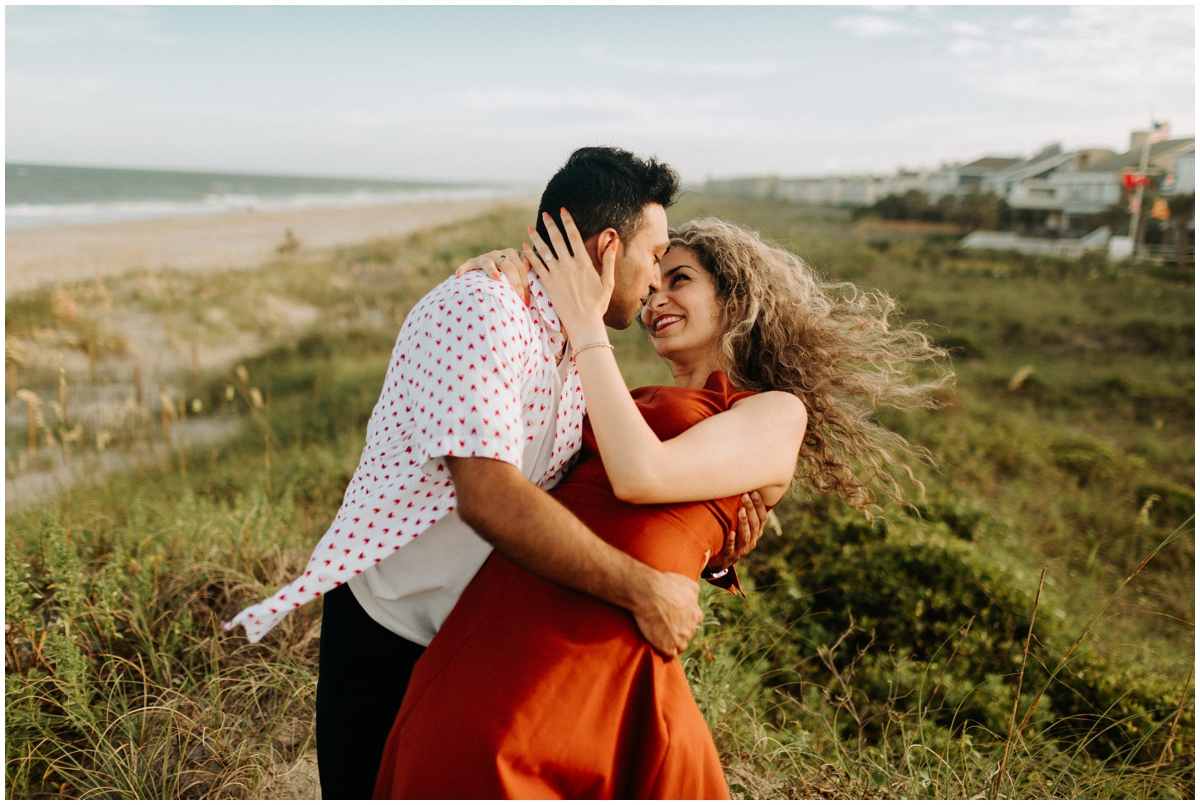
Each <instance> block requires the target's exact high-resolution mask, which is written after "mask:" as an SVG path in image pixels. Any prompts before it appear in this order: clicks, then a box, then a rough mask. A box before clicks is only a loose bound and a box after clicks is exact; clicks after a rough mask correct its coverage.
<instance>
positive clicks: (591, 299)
mask: <svg viewBox="0 0 1200 805" xmlns="http://www.w3.org/2000/svg"><path fill="white" fill-rule="evenodd" d="M542 220H543V222H544V223H545V224H546V231H547V232H548V233H549V235H550V242H551V243H552V244H554V251H551V250H550V248H549V247H548V246H547V245H546V243H545V241H543V240H542V239H541V237H540V236H539V235H538V233H537V230H536V229H534V228H533V227H529V236H530V237H531V238H532V239H533V245H534V247H535V248H533V249H528V250H527V251H526V252H525V256H526V258H527V259H528V260H529V263H530V264H531V265H532V266H533V270H534V272H535V273H536V274H537V276H538V279H540V280H541V281H542V284H543V285H545V286H546V290H547V292H549V294H550V302H551V304H553V305H554V312H555V313H557V314H558V318H559V320H560V321H561V322H562V325H563V329H564V330H565V331H566V332H567V333H568V334H569V335H570V338H571V340H572V342H573V343H575V344H586V343H591V342H595V341H607V340H608V332H607V331H606V330H605V329H604V312H605V311H606V310H608V300H609V299H610V298H611V297H612V291H613V285H614V284H615V276H616V265H617V243H618V242H619V241H618V240H617V239H616V238H614V239H613V241H612V243H611V244H609V248H607V249H605V250H604V253H603V254H602V255H600V258H601V266H600V271H599V272H597V271H596V267H595V265H593V264H592V258H591V257H589V256H588V253H587V246H586V245H584V242H583V238H582V237H581V236H580V234H579V229H578V228H577V227H576V226H575V221H574V220H572V218H571V214H570V213H569V212H567V211H566V209H563V210H562V221H563V229H565V230H566V236H567V237H566V240H564V239H563V233H561V232H559V230H558V226H557V225H556V224H555V223H554V219H553V218H551V217H550V214H549V213H542ZM568 240H569V241H570V244H571V245H570V248H569V249H568V248H567V241H568Z"/></svg>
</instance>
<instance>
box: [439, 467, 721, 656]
mask: <svg viewBox="0 0 1200 805" xmlns="http://www.w3.org/2000/svg"><path fill="white" fill-rule="evenodd" d="M446 461H447V464H448V466H449V468H450V474H451V476H452V477H453V478H454V490H455V496H456V497H457V499H458V503H457V510H458V515H459V517H461V518H462V520H463V522H465V523H466V524H467V525H469V526H471V528H473V529H474V530H475V532H476V533H478V534H479V536H481V537H483V538H484V539H485V540H487V541H488V542H490V543H491V544H492V545H493V546H494V547H495V548H496V550H498V551H499V552H500V553H501V554H502V555H503V556H504V557H505V558H506V559H508V560H509V561H511V562H512V563H513V564H515V565H518V566H519V567H522V568H524V569H525V570H528V571H529V572H530V573H533V574H534V575H537V576H541V577H542V578H544V579H548V580H550V581H553V582H556V583H558V584H562V585H563V586H565V587H570V588H572V589H574V590H578V591H580V592H582V593H587V594H588V595H591V596H594V597H596V598H599V599H601V600H603V601H607V602H608V603H610V604H613V605H614V606H618V607H621V608H622V609H626V610H628V611H629V612H630V613H631V614H632V615H633V617H634V619H635V620H636V621H637V625H638V628H639V629H640V630H641V631H642V634H643V635H644V636H645V638H646V639H647V640H648V641H650V644H651V645H653V646H654V647H655V648H656V649H658V650H659V651H660V652H662V653H663V654H665V655H667V656H668V657H674V656H675V655H677V654H679V653H680V652H681V651H683V649H684V648H686V647H687V644H688V641H689V640H691V638H692V635H693V634H695V632H696V628H697V627H698V626H699V625H700V618H701V615H702V613H701V611H700V605H699V603H698V596H699V586H698V585H697V584H696V582H695V581H693V580H692V579H689V578H687V577H686V576H681V575H679V574H677V573H662V572H660V571H657V570H655V569H653V568H651V567H649V566H648V565H645V564H643V563H641V562H639V561H637V560H636V559H634V558H633V557H632V556H629V555H628V554H626V553H625V552H623V551H621V550H620V549H618V548H614V547H613V546H611V545H609V544H608V543H606V542H605V541H604V540H602V539H600V538H599V537H597V536H596V535H595V534H593V533H592V532H591V531H590V530H589V529H588V528H587V526H585V525H584V524H583V523H582V522H580V521H579V519H578V518H577V517H575V515H573V514H571V512H570V511H568V510H567V509H566V508H565V507H563V506H562V504H560V503H559V502H558V501H556V500H555V499H554V498H552V497H550V495H548V494H546V493H545V492H544V491H542V490H541V489H539V488H538V487H537V486H535V485H534V484H532V483H531V482H529V481H528V480H526V479H525V477H524V476H523V475H521V471H520V470H518V469H517V468H516V467H514V466H513V465H511V464H508V463H506V462H503V461H495V460H492V459H487V458H454V457H447V459H446Z"/></svg>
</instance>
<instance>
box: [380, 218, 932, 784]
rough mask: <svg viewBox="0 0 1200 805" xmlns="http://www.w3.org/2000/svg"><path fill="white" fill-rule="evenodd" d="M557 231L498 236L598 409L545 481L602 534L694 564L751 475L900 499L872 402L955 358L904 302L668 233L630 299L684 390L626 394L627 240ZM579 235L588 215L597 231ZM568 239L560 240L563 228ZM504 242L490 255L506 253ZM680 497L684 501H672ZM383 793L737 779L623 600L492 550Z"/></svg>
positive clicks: (926, 385)
mask: <svg viewBox="0 0 1200 805" xmlns="http://www.w3.org/2000/svg"><path fill="white" fill-rule="evenodd" d="M561 220H562V223H563V225H564V229H565V233H566V237H565V239H564V237H563V236H562V235H560V234H559V231H558V229H557V227H556V226H555V223H554V221H553V220H552V219H551V218H550V217H549V216H544V217H543V223H544V224H545V225H546V227H547V228H548V230H549V240H550V243H552V244H553V249H551V248H550V247H549V246H548V245H547V244H546V243H545V242H544V239H543V238H541V237H540V236H538V235H537V234H536V233H534V232H533V230H532V229H531V230H530V232H531V237H532V238H533V243H534V246H535V247H536V248H534V249H526V250H524V252H523V255H521V256H517V255H516V254H515V253H512V254H504V253H497V254H496V255H492V256H489V258H486V259H480V260H477V261H476V263H475V265H481V264H485V263H486V264H489V265H490V263H492V262H495V261H497V260H498V261H499V262H500V264H501V265H502V266H504V270H505V271H506V273H509V274H512V277H513V281H514V284H515V285H516V287H524V279H523V277H521V275H520V271H519V270H518V269H517V264H518V262H519V261H521V260H522V258H523V259H524V260H527V261H528V262H529V263H530V264H531V265H532V267H533V269H534V270H535V271H536V274H537V277H538V278H539V279H540V280H541V283H542V285H543V286H544V287H545V288H546V289H547V291H548V293H549V295H550V302H551V304H553V306H554V309H555V311H556V313H557V315H558V317H559V320H560V321H561V322H562V325H563V328H564V330H565V331H566V332H567V333H569V334H570V339H571V340H570V344H571V345H573V347H572V353H573V355H574V361H575V365H576V367H577V368H578V371H579V376H580V381H581V384H582V388H583V391H584V396H585V398H586V402H587V406H588V415H587V418H586V419H585V420H584V424H583V432H584V445H583V449H582V451H581V453H580V457H579V461H578V462H577V463H576V464H575V465H574V466H573V467H572V468H571V469H570V470H569V471H568V472H567V474H566V476H565V477H564V478H563V479H562V480H561V481H560V482H559V483H558V485H557V486H555V487H554V489H553V490H552V491H551V495H552V496H553V497H554V498H556V499H557V500H559V501H560V502H561V503H562V504H563V505H564V506H566V507H567V508H568V509H570V510H571V512H572V513H574V514H575V515H576V516H578V517H579V518H580V519H582V520H583V522H584V523H586V524H587V525H589V526H590V527H591V528H592V529H594V530H595V532H596V533H597V534H599V535H600V536H601V537H602V538H604V539H605V540H607V541H608V542H610V543H611V544H613V545H614V546H616V547H619V548H620V549H621V550H623V551H628V552H629V553H630V554H631V555H633V556H635V557H637V558H638V559H641V560H642V561H644V562H646V563H647V564H648V565H650V566H652V567H655V568H658V569H659V570H662V571H665V572H675V573H680V574H685V575H688V576H689V577H691V578H695V577H697V576H698V575H699V574H700V573H701V571H702V570H703V569H704V567H705V564H706V562H707V560H708V557H709V555H710V554H712V553H715V552H717V551H719V550H721V547H722V542H723V540H724V535H725V534H726V533H727V531H728V530H729V528H730V526H731V523H732V522H733V519H734V517H735V516H736V510H737V506H738V496H737V493H739V492H740V491H741V490H742V489H743V488H745V486H746V485H747V484H749V485H750V486H751V487H752V488H754V489H755V490H756V491H757V494H758V495H759V496H760V497H761V499H762V500H764V501H765V502H766V503H767V504H768V505H774V504H776V503H778V502H779V500H780V499H781V498H782V497H783V494H784V492H785V491H786V490H787V488H788V487H789V486H790V485H791V483H792V481H793V479H794V478H798V479H800V481H801V483H803V484H804V485H805V486H807V487H809V488H810V489H813V490H815V491H821V492H827V493H832V494H835V495H837V496H839V497H841V498H843V499H844V500H846V501H847V502H848V503H850V504H851V505H853V506H856V507H859V508H864V509H865V508H868V507H870V506H871V504H872V502H873V501H874V500H875V499H876V497H877V496H878V494H879V493H882V494H883V495H884V496H887V497H891V498H893V499H903V493H902V489H901V487H900V486H899V484H898V483H897V482H896V480H895V479H894V478H893V475H894V474H896V473H899V474H900V475H901V476H903V475H904V474H905V471H906V470H907V466H906V465H905V463H904V462H905V461H906V460H908V459H911V458H913V457H914V453H916V452H918V451H915V450H914V449H913V448H912V447H910V446H909V445H908V443H907V442H906V441H905V440H904V439H903V438H902V437H900V436H899V435H897V434H895V433H893V432H891V431H889V430H887V429H885V428H883V427H881V426H880V425H878V424H877V423H875V422H874V421H873V420H872V418H871V416H872V414H873V412H874V410H875V408H876V406H878V405H880V404H882V405H888V406H891V407H897V408H911V407H918V406H926V407H931V406H933V405H934V404H935V403H934V400H933V398H932V392H933V391H934V390H935V389H937V388H939V387H940V386H942V385H943V384H944V383H945V382H946V381H947V380H948V379H949V375H948V374H947V373H945V372H942V371H936V370H935V371H931V372H929V375H928V379H927V380H925V381H922V380H920V379H918V378H917V377H916V376H915V375H914V374H913V372H914V370H915V369H916V368H917V367H921V366H922V365H923V364H927V363H928V362H929V361H931V360H936V359H939V358H942V357H944V356H945V352H944V351H943V350H940V349H938V348H937V347H935V346H933V345H932V344H931V343H930V342H929V341H928V339H927V338H926V337H925V336H924V335H922V334H921V333H919V332H918V331H915V330H911V329H892V328H891V327H890V326H889V322H888V319H889V317H890V314H891V312H892V310H893V309H894V307H895V305H894V303H893V302H892V300H891V299H889V298H888V297H886V296H884V295H882V294H864V293H861V292H859V291H858V290H857V289H855V288H854V287H853V286H851V285H849V284H846V283H830V282H824V281H822V280H820V279H819V278H818V277H817V275H816V274H815V272H814V271H813V270H812V269H811V268H810V267H809V266H807V265H806V264H805V263H804V262H803V261H801V260H800V259H799V258H797V257H795V256H794V255H792V254H790V253H789V252H786V251H784V250H782V249H778V248H773V247H771V246H768V245H767V244H765V243H763V242H762V240H760V239H759V237H758V236H757V235H756V234H754V233H751V232H747V231H746V230H744V229H741V228H739V227H737V226H735V225H733V224H729V223H726V222H724V221H717V220H713V219H709V220H701V221H693V222H691V223H688V224H684V225H682V226H680V227H678V228H677V229H676V230H675V231H674V232H672V233H671V241H670V243H671V248H670V250H669V251H668V252H667V254H666V256H665V257H664V258H663V260H662V261H661V271H662V277H661V279H660V281H659V282H658V283H656V285H655V287H654V289H653V291H652V293H651V294H650V296H649V297H648V299H647V300H646V303H645V305H644V306H643V309H642V311H641V314H640V319H641V324H642V326H643V328H644V329H645V330H646V332H647V334H648V336H649V338H650V342H651V344H652V345H653V346H654V349H655V350H656V351H657V352H658V354H659V355H660V356H662V357H663V358H665V359H666V360H667V362H668V363H669V364H670V366H671V370H672V373H673V374H674V377H675V383H676V385H675V386H671V387H662V386H651V387H647V388H641V389H636V390H634V391H633V392H629V391H627V390H626V387H625V384H624V381H623V380H622V377H621V373H620V371H619V370H618V368H617V364H616V362H615V360H614V358H613V354H612V351H611V349H609V348H608V347H609V344H608V339H607V334H606V331H605V327H604V323H605V311H606V310H607V309H611V308H610V306H609V295H610V293H612V291H613V288H614V286H615V284H616V280H615V274H614V264H615V249H614V248H601V249H600V253H601V255H602V260H603V262H602V267H601V269H600V271H599V272H597V271H596V269H595V268H594V267H593V266H594V262H593V258H592V255H593V252H594V251H595V250H594V249H593V248H592V247H591V246H590V245H589V242H588V241H587V239H585V238H584V237H583V236H582V234H581V233H580V232H579V231H578V230H577V229H576V228H575V226H574V223H573V222H572V220H571V216H570V215H569V213H568V212H567V211H565V210H564V211H562V214H561ZM585 231H586V230H585ZM567 242H569V244H570V245H569V247H568V245H567ZM502 257H503V258H504V259H500V258H502ZM678 501H690V502H678ZM375 796H376V797H377V798H388V799H409V798H460V799H499V798H517V799H543V798H566V799H601V798H631V799H717V798H728V797H729V791H728V788H727V787H726V784H725V778H724V774H723V771H722V768H721V763H720V759H719V757H718V755H717V749H716V746H715V745H714V743H713V739H712V736H711V735H710V734H709V731H708V727H707V725H706V724H705V721H704V718H703V716H702V715H701V713H700V710H699V708H698V707H697V706H696V703H695V700H694V699H693V697H692V694H691V691H690V689H689V686H688V682H687V678H686V676H685V674H684V671H683V668H682V666H681V665H680V663H679V661H678V660H677V659H675V658H671V657H664V656H662V655H661V654H658V653H656V652H655V651H653V650H652V649H651V647H650V646H649V645H648V644H647V643H646V641H645V640H644V639H643V638H642V636H641V635H639V634H638V632H637V630H636V629H635V628H634V624H633V622H632V621H631V620H630V619H629V617H628V616H627V615H626V614H625V613H623V612H622V611H621V610H619V609H618V608H616V607H613V606H611V605H609V604H606V603H604V602H603V601H598V600H596V599H594V598H590V597H588V596H586V595H583V594H580V593H578V592H575V591H573V590H570V589H566V588H564V587H561V586H559V585H556V584H553V583H551V582H548V581H546V580H544V579H541V578H538V577H536V576H534V575H533V574H531V573H529V572H527V571H525V570H523V569H521V568H520V567H518V566H516V565H514V564H513V563H511V562H509V561H508V560H507V559H505V558H504V556H503V555H500V554H493V555H492V556H491V557H490V558H489V559H488V560H487V562H486V563H485V564H484V566H483V568H482V569H481V570H480V571H479V573H478V575H476V576H475V578H474V579H473V580H472V582H471V584H470V585H469V586H468V587H467V589H466V591H465V592H464V593H463V595H462V597H461V599H460V600H459V603H458V606H457V607H455V609H454V611H453V612H452V613H451V614H450V617H449V618H448V619H447V620H446V622H445V623H444V624H443V626H442V629H441V630H440V631H439V632H438V635H437V637H436V638H435V639H434V640H433V642H432V643H431V644H430V646H429V649H428V650H427V651H426V652H425V654H424V656H422V658H421V661H420V662H419V663H417V666H416V668H415V669H414V671H413V675H412V681H411V682H410V684H409V688H408V693H407V695H406V697H405V700H404V704H403V706H402V707H401V710H400V715H399V717H398V718H397V719H396V724H395V727H394V728H393V730H392V733H391V736H390V737H389V739H388V745H387V748H386V750H385V752H384V757H383V763H382V766H381V769H380V774H379V780H378V783H377V785H376V788H375Z"/></svg>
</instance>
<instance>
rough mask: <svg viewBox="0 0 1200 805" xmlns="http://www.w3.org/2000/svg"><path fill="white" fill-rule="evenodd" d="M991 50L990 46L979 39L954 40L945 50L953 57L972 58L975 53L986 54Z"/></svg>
mask: <svg viewBox="0 0 1200 805" xmlns="http://www.w3.org/2000/svg"><path fill="white" fill-rule="evenodd" d="M991 49H992V46H991V45H989V44H988V43H987V42H984V41H982V40H980V39H967V38H965V37H964V38H961V39H955V40H954V41H953V42H951V43H950V45H949V47H948V48H947V50H949V51H950V53H951V55H954V56H962V57H966V56H972V55H974V54H976V53H987V52H988V51H990V50H991Z"/></svg>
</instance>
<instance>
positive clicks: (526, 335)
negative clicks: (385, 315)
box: [226, 271, 584, 642]
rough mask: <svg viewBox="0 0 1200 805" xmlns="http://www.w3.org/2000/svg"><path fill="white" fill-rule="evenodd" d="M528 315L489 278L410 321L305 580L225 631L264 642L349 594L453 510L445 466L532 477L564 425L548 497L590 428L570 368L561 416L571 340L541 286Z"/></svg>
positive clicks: (448, 290)
mask: <svg viewBox="0 0 1200 805" xmlns="http://www.w3.org/2000/svg"><path fill="white" fill-rule="evenodd" d="M530 291H531V302H530V304H529V305H528V306H527V305H526V304H525V303H524V302H523V301H522V300H521V297H520V296H519V295H518V294H517V292H516V291H515V290H514V289H513V288H512V287H511V286H509V284H508V283H507V282H503V281H497V280H492V279H490V278H489V277H487V276H486V275H485V274H484V273H483V272H481V271H472V272H469V273H467V274H466V275H464V276H463V277H461V278H451V279H448V280H446V281H445V282H443V283H442V284H440V285H439V286H437V287H436V288H435V289H434V290H433V291H431V292H430V293H429V294H427V295H426V296H425V297H424V298H423V299H422V300H421V301H420V302H419V303H417V305H416V306H415V307H414V308H413V310H412V312H411V313H409V315H408V318H407V319H406V320H405V322H404V325H403V327H401V329H400V335H399V336H398V337H397V339H396V345H395V348H394V349H393V350H392V357H391V362H390V364H389V367H388V371H387V375H386V376H385V378H384V383H383V391H382V393H381V394H380V397H379V401H378V402H377V403H376V405H375V409H374V411H373V412H372V414H371V418H370V421H369V422H368V424H367V441H366V446H365V447H364V448H363V453H362V458H361V459H360V461H359V465H358V469H357V470H356V471H355V473H354V477H353V478H352V480H351V481H350V485H349V486H348V488H347V489H346V494H345V496H344V498H343V500H342V506H341V508H340V509H339V511H338V513H337V516H336V517H335V518H334V520H333V524H332V525H331V526H330V527H329V530H328V531H326V533H325V535H324V536H323V537H322V538H321V541H320V542H319V543H318V544H317V547H316V549H315V550H314V551H313V554H312V557H311V558H310V559H309V561H308V564H307V566H306V567H305V570H304V573H303V574H302V575H301V576H300V577H299V578H297V579H295V580H294V581H292V582H291V583H290V584H288V585H286V586H285V587H283V588H282V589H281V590H279V591H278V592H277V593H276V594H275V595H273V596H271V597H270V598H268V599H266V600H265V601H263V602H261V603H259V604H255V605H254V606H251V607H248V608H247V609H245V610H243V611H242V612H240V613H239V614H238V615H237V616H236V617H235V618H234V619H233V620H232V621H230V622H229V623H228V624H226V628H227V629H232V628H233V627H234V626H236V625H237V624H239V623H240V624H242V625H243V626H245V628H246V636H247V637H248V638H249V640H250V641H251V642H258V640H260V639H261V638H262V636H263V635H264V634H266V633H267V632H268V631H269V630H270V629H272V628H273V627H274V626H275V625H276V624H278V623H279V621H280V620H282V619H283V618H284V616H286V614H287V613H288V612H290V611H291V610H293V609H297V608H299V607H300V606H303V605H304V604H306V603H309V602H310V601H313V600H315V599H316V598H319V597H320V596H321V595H323V594H324V593H326V592H328V591H329V590H331V589H333V588H334V587H337V586H340V585H341V584H344V583H345V582H346V581H348V580H349V579H351V578H353V577H354V576H355V575H357V574H359V573H361V572H362V571H363V570H364V569H366V568H368V567H371V566H372V565H373V564H376V563H378V562H380V561H382V560H383V559H384V558H385V557H387V556H390V555H392V554H393V553H394V552H395V551H398V550H400V549H401V548H402V547H403V546H404V545H406V544H407V543H409V542H411V541H412V540H413V539H416V538H417V537H418V536H420V534H421V533H422V532H424V531H425V530H426V529H427V528H429V526H431V525H432V524H434V523H436V522H437V521H438V520H439V519H441V518H442V517H443V516H445V515H446V514H447V513H448V512H450V511H452V510H453V509H454V505H455V496H454V484H453V482H452V480H451V477H450V471H449V469H448V467H447V465H446V462H445V460H444V459H445V457H446V456H456V457H462V458H467V457H473V458H489V459H495V460H498V461H504V462H507V463H509V464H512V465H514V466H516V467H517V468H518V469H521V462H522V455H523V453H524V452H525V447H526V446H527V445H528V444H529V443H530V442H531V441H532V440H533V439H534V438H535V437H536V436H537V434H538V433H539V432H540V431H541V430H542V429H543V428H544V427H545V426H546V425H547V418H548V417H549V416H550V415H551V414H552V413H554V411H555V408H557V413H556V415H555V417H556V421H555V423H554V426H555V433H554V446H553V450H552V453H551V459H550V462H549V464H548V465H547V467H546V469H545V471H544V473H541V474H540V477H537V478H531V479H530V480H532V481H533V482H534V483H536V484H538V485H540V486H543V487H548V486H551V485H553V484H554V483H557V481H558V479H559V478H561V477H562V475H563V474H565V472H566V470H567V468H568V464H569V462H570V461H571V459H572V458H573V457H574V456H575V454H576V453H577V452H578V451H579V447H580V444H581V442H582V433H583V430H582V426H583V417H584V403H583V390H582V387H581V385H580V382H579V374H578V371H577V370H576V369H575V367H574V365H571V367H570V369H569V370H568V373H567V375H566V377H565V378H564V380H563V382H562V384H561V392H560V393H559V395H558V400H557V402H558V404H557V406H555V405H554V402H555V398H554V396H553V395H554V394H555V387H556V385H558V384H556V383H555V382H554V379H555V378H554V373H555V371H556V361H555V358H556V356H557V355H558V353H559V352H560V351H561V350H562V347H563V334H562V331H561V326H560V324H559V322H558V317H557V316H556V315H555V314H554V311H553V308H552V307H551V305H550V301H549V297H548V296H547V295H546V292H545V289H544V288H543V287H542V285H541V283H540V282H539V281H538V280H537V279H536V278H532V279H531V281H530Z"/></svg>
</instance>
